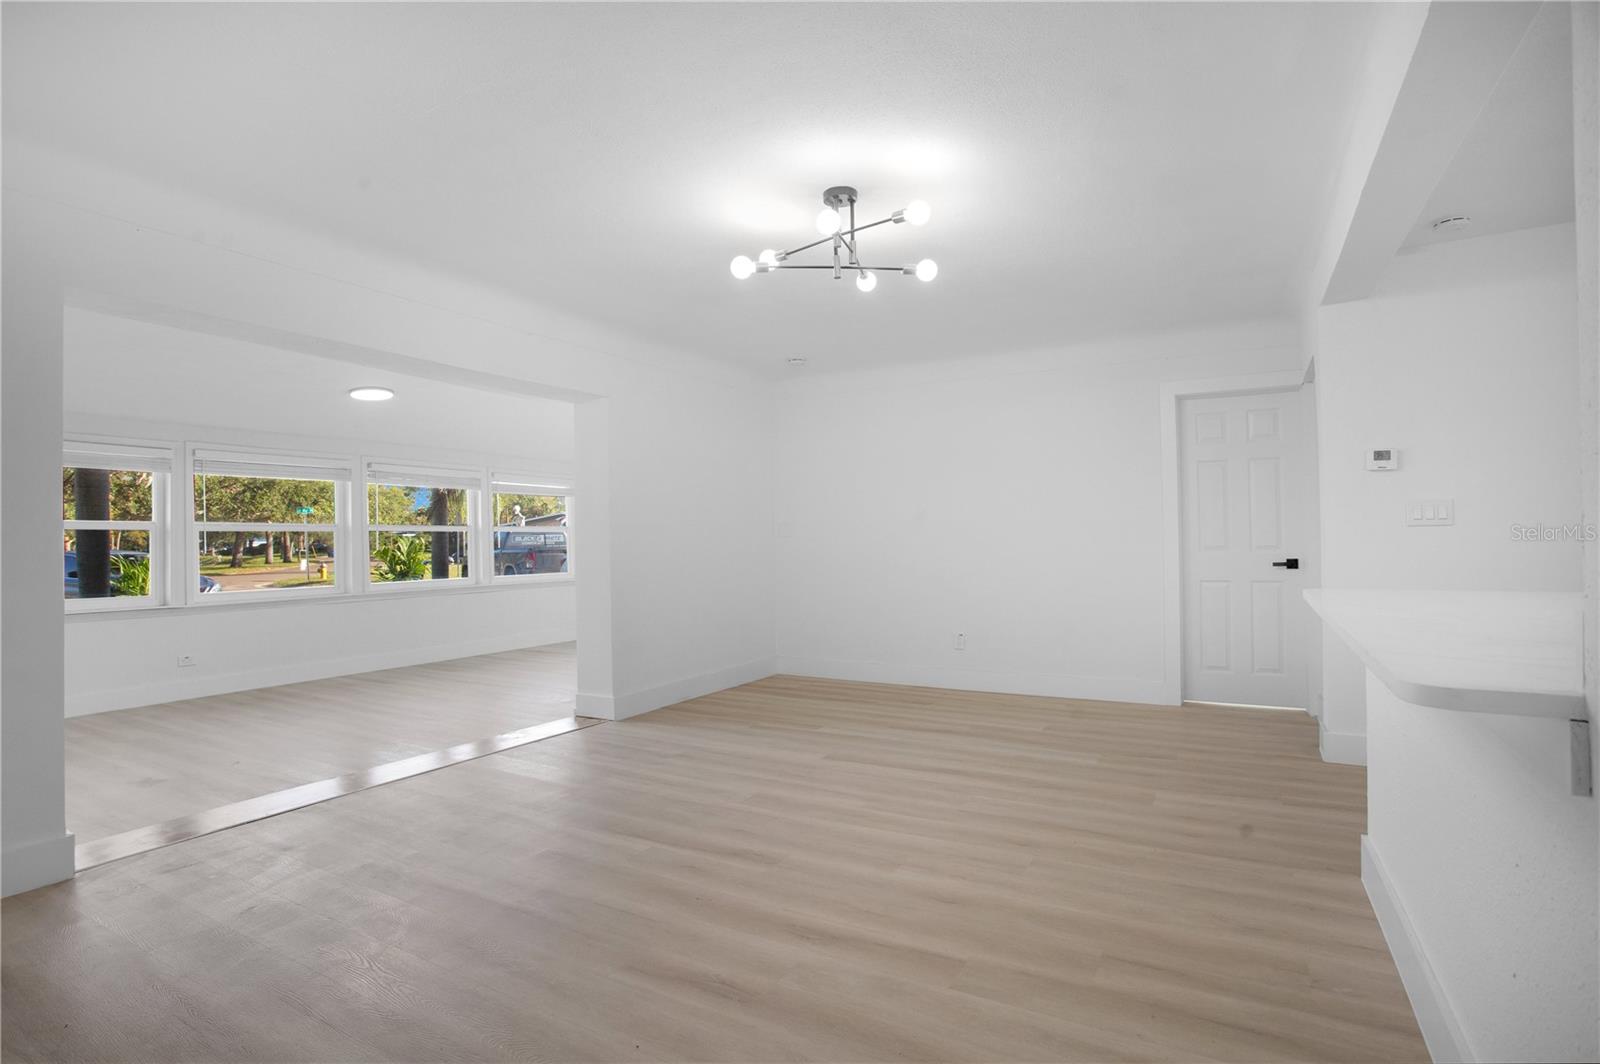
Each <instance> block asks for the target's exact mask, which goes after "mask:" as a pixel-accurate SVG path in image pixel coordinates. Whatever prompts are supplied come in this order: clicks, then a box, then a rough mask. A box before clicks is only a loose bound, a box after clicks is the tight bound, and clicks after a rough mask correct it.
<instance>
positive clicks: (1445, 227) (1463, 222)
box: [1433, 214, 1472, 233]
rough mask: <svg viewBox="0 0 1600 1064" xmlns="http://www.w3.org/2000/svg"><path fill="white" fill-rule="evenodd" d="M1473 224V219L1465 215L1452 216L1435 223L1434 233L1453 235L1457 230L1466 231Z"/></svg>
mask: <svg viewBox="0 0 1600 1064" xmlns="http://www.w3.org/2000/svg"><path fill="white" fill-rule="evenodd" d="M1471 224H1472V219H1471V218H1469V217H1467V216H1466V215H1465V214H1452V215H1449V216H1447V217H1444V218H1440V219H1438V220H1437V221H1435V222H1434V223H1433V231H1434V232H1435V233H1451V232H1454V231H1455V230H1457V229H1465V228H1466V227H1467V226H1469V225H1471Z"/></svg>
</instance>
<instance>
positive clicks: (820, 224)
mask: <svg viewBox="0 0 1600 1064" xmlns="http://www.w3.org/2000/svg"><path fill="white" fill-rule="evenodd" d="M841 224H843V223H842V220H841V219H840V218H839V212H838V211H836V210H834V209H833V208H832V207H824V208H822V212H821V213H820V214H818V215H817V232H819V233H821V234H822V235H823V236H832V235H833V234H835V233H837V232H838V231H839V226H840V225H841Z"/></svg>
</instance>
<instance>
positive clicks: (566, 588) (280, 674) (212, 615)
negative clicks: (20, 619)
mask: <svg viewBox="0 0 1600 1064" xmlns="http://www.w3.org/2000/svg"><path fill="white" fill-rule="evenodd" d="M576 599H577V595H576V588H575V585H574V584H573V583H571V582H567V583H561V584H547V585H540V586H538V587H525V588H515V589H504V588H474V589H472V590H466V591H461V590H450V591H436V592H428V591H417V592H409V593H396V594H384V595H364V596H342V597H339V598H327V599H324V600H322V601H318V602H285V601H283V600H282V599H279V600H277V601H275V602H271V603H266V602H255V603H227V604H224V605H221V606H217V607H194V608H191V609H173V610H151V611H142V612H138V613H99V614H93V613H91V614H78V615H75V616H72V617H69V618H68V619H67V623H66V714H67V716H69V717H70V716H78V715H80V714H84V713H98V712H102V711H105V710H113V709H124V708H127V707H129V706H143V705H151V704H154V703H158V702H169V701H174V700H176V699H180V698H198V697H200V696H202V695H211V694H219V693H223V692H227V691H245V690H250V689H252V688H256V687H268V686H271V685H273V684H281V683H296V682H299V681H301V680H313V679H320V678H322V677H325V676H343V675H346V674H349V673H356V672H368V671H371V670H373V669H392V668H398V667H400V666H402V665H417V664H421V663H423V662H429V661H444V660H448V659H450V658H459V657H466V656H468V655H471V654H490V653H495V652H498V651H502V650H516V649H518V648H521V647H530V646H540V645H543V644H547V643H559V642H565V641H567V640H570V639H573V638H575V637H576V634H577V619H576ZM179 654H189V655H192V656H193V657H194V659H195V662H196V664H195V665H194V666H192V667H188V668H184V669H179V668H178V667H177V657H178V655H179Z"/></svg>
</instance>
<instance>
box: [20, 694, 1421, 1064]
mask: <svg viewBox="0 0 1600 1064" xmlns="http://www.w3.org/2000/svg"><path fill="white" fill-rule="evenodd" d="M1363 786H1364V773H1363V771H1362V770H1361V769H1359V768H1352V767H1347V766H1340V765H1328V764H1323V763H1322V762H1321V761H1320V760H1319V759H1318V757H1317V752H1316V732H1315V728H1314V727H1313V725H1312V723H1311V721H1310V720H1309V719H1307V718H1305V717H1303V716H1300V715H1297V714H1290V713H1281V712H1272V711H1258V710H1239V709H1219V708H1188V709H1181V710H1180V709H1168V708H1156V707H1140V706H1132V705H1115V704H1108V703H1093V702H1076V701H1064V700H1057V699H1044V698H1027V697H1021V696H999V695H980V694H965V693H959V692H949V691H936V690H929V689H918V688H899V687H887V686H876V685H864V684H852V683H842V682H833V681H821V680H807V679H797V678H787V677H775V678H772V679H769V680H764V681H761V682H759V683H755V684H750V685H747V686H745V687H741V688H736V689H734V690H731V691H725V692H721V693H719V694H716V695H712V696H708V697H706V698H701V699H697V700H695V701H692V702H688V703H684V704H682V705H679V706H676V707H673V708H670V709H666V710H662V711H660V712H657V713H652V714H649V715H647V716H644V717H641V718H637V719H635V720H631V721H625V722H622V723H617V724H608V725H605V726H603V727H595V728H589V729H586V730H584V731H579V732H575V733H572V734H569V735H563V736H560V737H557V738H554V739H550V740H547V741H545V742H540V743H535V744H533V745H530V746H525V747H520V748H517V749H514V750H510V751H507V752H505V753H500V754H494V755H492V756H489V757H485V758H482V759H480V760H476V761H471V762H468V763H465V764H461V765H457V766H453V767H451V768H447V769H443V770H440V771H438V772H433V773H430V774H427V775H424V776H418V777H415V778H412V779H408V780H405V781H403V782H399V783H394V784H391V785H387V786H383V787H377V788H374V789H372V790H367V791H362V792H360V793H357V794H353V795H350V796H348V797H345V798H340V799H337V800H335V801H332V802H328V803H325V804H323V805H318V806H313V807H311V808H307V809H303V810H299V811H297V812H292V813H287V814H285V815H283V816H279V817H275V818H273V819H271V820H265V821H261V822H258V823H255V824H250V825H247V826H244V827H240V828H236V829H233V830H230V831H226V832H221V833H219V834H216V835H211V836H207V837H205V838H201V839H197V840H195V841H192V842H186V843H182V844H180V845H176V846H172V847H169V848H166V849H163V850H158V851H155V852H152V853H148V854H144V855H141V856H137V857H133V858H129V859H127V860H124V861H120V862H117V863H114V864H110V865H106V866H103V867H101V868H97V869H94V870H93V871H90V872H87V873H85V874H84V875H81V876H80V877H78V879H77V880H76V881H75V882H73V883H70V884H62V885H58V886H54V887H47V888H44V889H41V890H37V891H33V892H31V893H28V894H25V895H21V896H19V897H15V898H11V899H8V900H7V901H6V902H5V904H4V1042H5V1051H6V1054H7V1056H8V1058H10V1059H14V1060H18V1061H32V1060H66V1059H70V1060H135V1059H139V1060H162V1061H186V1060H206V1061H243V1060H249V1061H267V1060H272V1061H288V1060H305V1061H310V1060H317V1061H346V1060H351V1061H353V1060H407V1061H423V1060H430V1061H431V1060H452V1061H456V1060H535V1059H538V1060H604V1061H624V1060H628V1061H632V1060H650V1061H656V1060H724V1061H754V1060H819V1061H820V1060H827V1061H839V1060H857V1061H866V1060H934V1059H940V1060H974V1061H977V1060H987V1061H998V1060H1040V1061H1044V1060H1082V1061H1110V1060H1183V1061H1195V1060H1226V1061H1254V1060H1352V1061H1354V1060H1359V1061H1379V1060H1381V1061H1393V1060H1424V1059H1426V1053H1425V1050H1424V1048H1423V1045H1422V1042H1421V1039H1420V1037H1419V1036H1418V1033H1417V1029H1416V1025H1415V1023H1414V1021H1413V1019H1412V1016H1411V1012H1410V1009H1409V1007H1408V1005H1407V1002H1406V997H1405V993H1404V991H1403V990H1402V988H1401V985H1400V981H1399V979H1398V977H1397V975H1396V973H1395V969H1394V965H1393V963H1392V961H1391V959H1390V957H1389V954H1388V953H1387V951H1386V949H1385V946H1384V942H1383V939H1382V937H1381V935H1380V933H1379V930H1378V927H1377V923H1376V921H1375V920H1374V918H1373V915H1372V911H1371V909H1370V908H1369V906H1368V903H1367V900H1366V897H1365V895H1364V894H1363V892H1362V888H1361V883H1360V880H1359V878H1358V837H1359V835H1360V832H1361V830H1362V827H1363V821H1364V813H1363Z"/></svg>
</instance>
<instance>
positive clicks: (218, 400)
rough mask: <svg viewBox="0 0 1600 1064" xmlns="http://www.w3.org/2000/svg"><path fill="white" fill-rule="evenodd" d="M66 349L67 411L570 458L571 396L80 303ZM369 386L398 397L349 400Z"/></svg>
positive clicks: (373, 443) (558, 461) (543, 463)
mask: <svg viewBox="0 0 1600 1064" xmlns="http://www.w3.org/2000/svg"><path fill="white" fill-rule="evenodd" d="M63 347H64V349H65V352H66V358H65V371H64V373H65V380H64V382H63V384H64V394H65V397H66V404H65V405H66V410H67V413H68V414H69V415H73V414H76V415H85V416H86V417H88V418H95V419H99V418H105V417H110V418H137V419H139V420H142V421H153V422H167V423H171V422H176V423H179V424H182V425H186V426H187V425H193V426H216V427H219V428H222V429H224V430H226V431H227V432H228V433H240V432H243V433H275V434H281V435H291V436H297V437H314V438H321V439H329V440H350V441H355V442H357V443H359V444H360V445H361V446H362V447H364V448H368V449H371V448H374V447H381V446H382V445H384V444H388V445H390V446H391V447H399V448H406V449H417V450H424V451H429V452H437V451H440V450H443V451H459V452H466V453H469V454H473V455H478V456H481V457H484V458H506V459H516V458H524V459H528V460H529V461H530V462H534V463H538V466H537V468H532V469H527V470H524V471H525V472H530V473H541V472H561V471H563V470H564V469H565V468H567V467H568V466H570V464H571V462H572V461H573V408H572V404H570V403H563V402H559V401H557V400H554V399H540V398H535V397H532V396H525V395H512V394H509V393H502V392H496V391H487V390H482V389H477V388H466V387H461V386H457V385H450V384H442V383H440V382H439V381H436V380H423V379H420V378H417V377H409V376H405V375H402V374H395V373H386V372H377V371H374V370H371V369H367V368H364V367H362V366H356V365H352V364H351V363H348V362H340V361H335V360H333V359H326V358H318V357H316V356H314V355H307V354H302V353H300V352H297V351H285V350H282V349H280V348H275V347H264V346H262V345H260V344H252V343H246V342H244V341H241V340H233V339H227V338H223V337H217V336H209V335H206V334H202V333H196V332H189V331H187V330H183V329H174V328H170V327H168V326H165V325H154V324H150V323H148V322H141V321H133V320H131V319H128V318H121V317H116V316H113V315H109V314H98V313H94V312H92V311H86V310H76V309H73V310H69V311H68V312H67V317H66V322H65V327H64V333H63ZM366 384H379V385H383V386H385V387H388V388H391V389H393V390H394V393H395V396H394V398H393V399H391V400H389V401H388V402H383V403H362V402H357V401H355V400H354V399H351V398H350V396H349V394H348V393H349V391H350V389H351V388H355V387H358V386H360V385H366ZM221 442H228V441H227V440H226V439H224V440H222V441H221ZM402 457H403V455H402Z"/></svg>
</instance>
